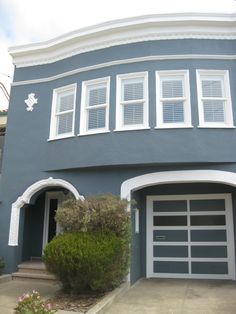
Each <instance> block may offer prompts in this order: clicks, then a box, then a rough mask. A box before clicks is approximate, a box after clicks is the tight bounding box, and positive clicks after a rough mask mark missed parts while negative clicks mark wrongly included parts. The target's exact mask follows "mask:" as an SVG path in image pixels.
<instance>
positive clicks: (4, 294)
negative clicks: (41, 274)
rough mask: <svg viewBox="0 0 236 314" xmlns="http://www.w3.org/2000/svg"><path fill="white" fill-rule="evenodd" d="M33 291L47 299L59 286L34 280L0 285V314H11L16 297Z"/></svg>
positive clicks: (13, 281)
mask: <svg viewBox="0 0 236 314" xmlns="http://www.w3.org/2000/svg"><path fill="white" fill-rule="evenodd" d="M33 289H35V290H37V291H38V292H39V293H40V294H41V296H42V297H45V298H49V297H51V296H52V295H54V294H55V293H56V292H57V290H58V289H59V286H58V285H56V284H53V283H44V282H39V281H34V280H30V281H22V280H11V281H8V282H4V283H0V313H1V314H12V313H13V309H14V307H15V306H16V303H17V297H19V296H20V295H22V294H23V293H26V292H28V291H29V292H31V291H32V290H33Z"/></svg>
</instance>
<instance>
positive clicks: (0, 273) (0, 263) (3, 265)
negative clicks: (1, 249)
mask: <svg viewBox="0 0 236 314" xmlns="http://www.w3.org/2000/svg"><path fill="white" fill-rule="evenodd" d="M4 267H5V263H4V260H3V258H1V257H0V276H1V275H2V271H3V269H4Z"/></svg>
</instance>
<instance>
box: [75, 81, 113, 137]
mask: <svg viewBox="0 0 236 314" xmlns="http://www.w3.org/2000/svg"><path fill="white" fill-rule="evenodd" d="M109 87H110V78H109V77H106V78H102V79H96V80H90V81H86V82H83V84H82V100H81V115H80V135H85V134H94V133H101V132H108V130H109V127H108V123H109V121H108V120H109V119H108V117H109Z"/></svg>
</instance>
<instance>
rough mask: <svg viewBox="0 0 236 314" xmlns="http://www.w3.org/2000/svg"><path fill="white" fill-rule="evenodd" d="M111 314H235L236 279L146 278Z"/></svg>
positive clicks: (118, 302)
mask: <svg viewBox="0 0 236 314" xmlns="http://www.w3.org/2000/svg"><path fill="white" fill-rule="evenodd" d="M106 313H107V314H235V313H236V282H235V281H223V280H182V279H142V280H140V281H139V282H138V283H137V284H135V285H134V286H133V287H131V289H130V290H129V291H128V292H126V293H125V295H122V296H119V297H118V298H117V300H116V301H115V302H114V303H113V305H112V306H111V307H110V308H109V309H108V310H107V312H106Z"/></svg>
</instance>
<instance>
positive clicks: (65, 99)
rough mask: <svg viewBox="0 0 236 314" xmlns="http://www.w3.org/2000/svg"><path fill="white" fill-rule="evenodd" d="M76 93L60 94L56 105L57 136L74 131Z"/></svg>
mask: <svg viewBox="0 0 236 314" xmlns="http://www.w3.org/2000/svg"><path fill="white" fill-rule="evenodd" d="M74 97H75V92H74V89H73V90H69V91H66V92H59V93H58V97H57V105H56V136H58V135H63V134H67V133H71V132H72V131H73V117H74Z"/></svg>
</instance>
